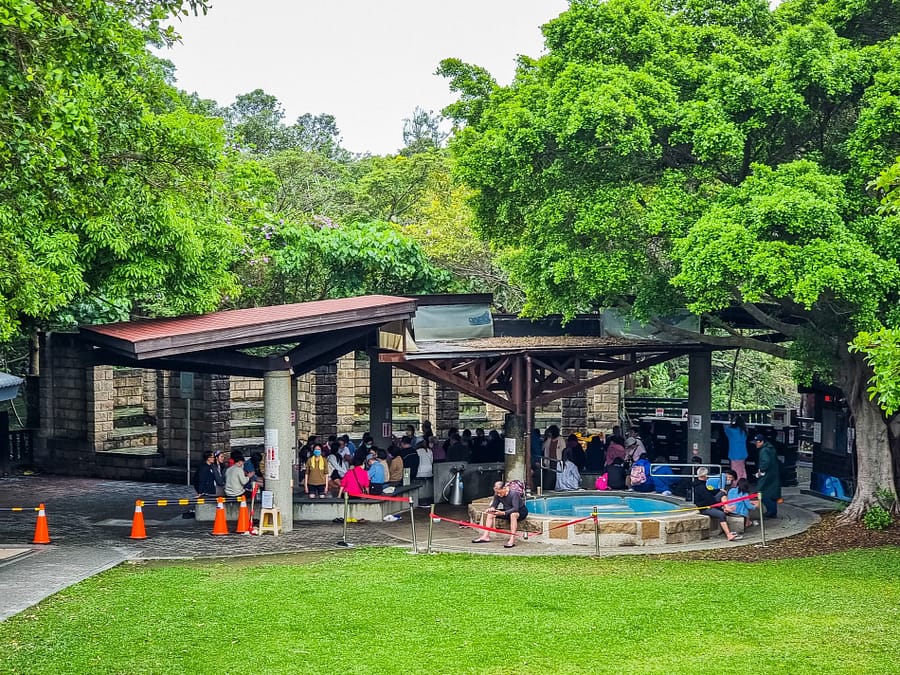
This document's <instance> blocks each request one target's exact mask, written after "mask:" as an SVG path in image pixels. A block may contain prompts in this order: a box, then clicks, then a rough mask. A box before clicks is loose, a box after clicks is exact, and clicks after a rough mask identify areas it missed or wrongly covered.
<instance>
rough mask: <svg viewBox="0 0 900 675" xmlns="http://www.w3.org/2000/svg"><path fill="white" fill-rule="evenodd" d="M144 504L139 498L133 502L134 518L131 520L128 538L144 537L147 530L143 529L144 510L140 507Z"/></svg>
mask: <svg viewBox="0 0 900 675" xmlns="http://www.w3.org/2000/svg"><path fill="white" fill-rule="evenodd" d="M143 505H144V502H142V501H141V500H140V499H138V500H137V501H136V502H135V503H134V518H133V519H132V520H131V534H130V535H128V538H129V539H146V538H147V531H146V530H145V529H144V511H143V510H142V509H141V507H142V506H143Z"/></svg>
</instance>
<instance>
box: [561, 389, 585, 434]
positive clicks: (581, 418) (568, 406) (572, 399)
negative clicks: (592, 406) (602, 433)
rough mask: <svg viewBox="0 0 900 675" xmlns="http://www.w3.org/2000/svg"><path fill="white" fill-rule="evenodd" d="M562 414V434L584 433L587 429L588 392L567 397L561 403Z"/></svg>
mask: <svg viewBox="0 0 900 675" xmlns="http://www.w3.org/2000/svg"><path fill="white" fill-rule="evenodd" d="M560 408H561V412H562V429H561V431H562V434H563V435H564V436H567V435H569V434H574V433H575V432H581V433H584V431H585V430H586V429H587V392H586V391H581V392H578V393H577V394H575V395H574V396H566V397H564V398H563V399H562V401H561V402H560Z"/></svg>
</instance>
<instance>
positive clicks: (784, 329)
mask: <svg viewBox="0 0 900 675" xmlns="http://www.w3.org/2000/svg"><path fill="white" fill-rule="evenodd" d="M741 307H742V308H743V309H744V311H745V312H747V314H749V315H750V316H752V317H753V318H754V319H756V320H757V321H759V322H760V323H761V324H763V325H764V326H766V327H768V328H771V329H772V330H777V331H778V332H779V333H782V334H784V335H787V336H788V337H796V336H797V334H798V333H799V332H800V327H799V326H797V325H795V324H791V323H785V322H784V321H779V320H778V319H776V318H775V317H773V316H769V315H768V314H766V313H765V312H764V311H762V310H761V309H760V308H759V307H757V306H756V305H755V304H754V303H752V302H742V303H741Z"/></svg>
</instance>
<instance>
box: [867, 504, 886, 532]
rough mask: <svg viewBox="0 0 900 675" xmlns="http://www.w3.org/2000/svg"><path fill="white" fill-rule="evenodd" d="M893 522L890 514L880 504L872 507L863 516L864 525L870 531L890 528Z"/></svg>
mask: <svg viewBox="0 0 900 675" xmlns="http://www.w3.org/2000/svg"><path fill="white" fill-rule="evenodd" d="M892 522H893V519H892V518H891V514H890V512H889V511H888V510H887V509H886V508H884V507H883V506H881V505H879V504H875V505H874V506H870V507H869V510H868V511H866V514H865V515H864V516H863V525H865V526H866V527H867V528H869V529H870V530H883V529H885V528H888V527H890V526H891V523H892Z"/></svg>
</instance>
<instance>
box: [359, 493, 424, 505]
mask: <svg viewBox="0 0 900 675" xmlns="http://www.w3.org/2000/svg"><path fill="white" fill-rule="evenodd" d="M348 494H349V493H348ZM350 496H351V497H359V498H360V499H377V500H382V501H386V502H404V503H406V504H409V501H410V500H411V499H412V497H391V496H389V495H368V494H358V495H350Z"/></svg>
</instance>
